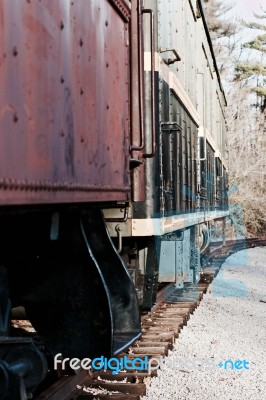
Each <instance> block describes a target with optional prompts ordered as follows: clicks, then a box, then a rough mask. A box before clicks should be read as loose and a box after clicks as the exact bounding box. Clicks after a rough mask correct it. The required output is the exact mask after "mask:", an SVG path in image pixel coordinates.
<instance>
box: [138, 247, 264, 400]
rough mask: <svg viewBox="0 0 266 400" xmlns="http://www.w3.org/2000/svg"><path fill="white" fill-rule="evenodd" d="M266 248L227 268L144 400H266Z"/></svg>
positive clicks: (233, 259)
mask: <svg viewBox="0 0 266 400" xmlns="http://www.w3.org/2000/svg"><path fill="white" fill-rule="evenodd" d="M265 354H266V248H265V247H263V248H253V249H249V250H243V251H240V252H238V253H236V254H234V255H232V256H230V257H229V258H227V260H226V262H225V263H224V264H223V266H222V268H221V269H220V271H219V273H218V275H217V276H216V278H215V280H214V281H213V282H212V284H211V285H210V286H209V289H208V292H207V294H205V295H204V298H203V300H202V301H201V303H200V306H199V307H198V308H197V309H196V310H195V311H194V314H193V315H192V316H191V318H190V320H189V321H188V324H187V326H185V327H184V328H183V329H182V331H181V333H180V336H179V338H178V339H177V341H176V345H175V348H174V350H173V351H172V352H170V355H169V357H167V358H166V359H165V361H164V364H163V365H162V369H159V370H158V376H157V377H155V378H152V379H151V382H150V384H149V385H148V387H147V396H146V397H142V400H144V399H145V400H158V399H164V400H166V399H168V400H179V399H180V400H183V399H186V400H190V399H191V400H192V399H193V400H197V399H200V400H205V399H206V400H207V399H232V400H243V399H251V400H263V399H266V361H265V360H266V357H265Z"/></svg>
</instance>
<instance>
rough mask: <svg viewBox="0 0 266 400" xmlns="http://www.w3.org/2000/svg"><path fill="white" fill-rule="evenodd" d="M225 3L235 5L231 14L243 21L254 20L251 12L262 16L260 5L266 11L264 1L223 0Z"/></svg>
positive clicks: (265, 2) (265, 0) (265, 1)
mask: <svg viewBox="0 0 266 400" xmlns="http://www.w3.org/2000/svg"><path fill="white" fill-rule="evenodd" d="M224 1H225V2H226V3H229V4H235V6H234V7H233V10H232V13H233V14H234V15H236V16H237V17H239V18H242V19H244V20H254V19H256V18H254V16H253V11H254V12H255V13H257V14H260V15H261V14H262V11H261V8H260V5H261V6H262V7H263V9H264V10H266V0H224Z"/></svg>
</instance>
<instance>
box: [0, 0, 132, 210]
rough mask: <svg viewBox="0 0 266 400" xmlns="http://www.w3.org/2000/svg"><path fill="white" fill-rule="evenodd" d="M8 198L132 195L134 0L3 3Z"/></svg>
mask: <svg viewBox="0 0 266 400" xmlns="http://www.w3.org/2000/svg"><path fill="white" fill-rule="evenodd" d="M0 16H1V25H0V27H1V28H0V29H1V33H0V49H1V53H0V80H1V90H0V132H1V148H0V205H5V204H31V203H37V204H42V203H51V202H55V203H58V202H63V203H65V202H69V203H70V202H84V201H110V200H122V201H124V200H128V199H129V194H130V179H129V146H130V143H129V106H130V105H129V90H130V89H129V37H128V25H129V20H130V2H129V1H128V0H119V1H107V0H91V1H82V0H73V1H70V0H69V1H65V0H59V1H49V0H44V1H42V2H39V1H38V2H37V1H32V2H30V1H20V0H14V1H12V2H10V1H8V0H1V2H0Z"/></svg>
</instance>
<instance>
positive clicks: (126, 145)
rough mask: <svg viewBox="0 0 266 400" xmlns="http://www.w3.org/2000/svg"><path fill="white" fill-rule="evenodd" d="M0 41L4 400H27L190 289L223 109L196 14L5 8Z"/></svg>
mask: <svg viewBox="0 0 266 400" xmlns="http://www.w3.org/2000/svg"><path fill="white" fill-rule="evenodd" d="M0 30H1V34H0V226H1V233H0V235H1V242H0V243H1V253H0V258H1V259H0V356H1V359H0V397H1V399H6V400H11V399H12V400H15V399H19V400H22V399H26V398H27V397H30V396H32V393H33V394H34V393H36V391H37V392H38V390H39V385H40V384H41V382H42V381H43V380H44V379H45V376H46V375H47V372H48V371H51V369H52V366H51V365H52V364H51V363H52V361H51V360H53V357H54V356H55V355H57V354H58V353H60V354H62V355H63V356H64V357H70V358H71V357H77V358H80V359H82V358H84V357H90V358H92V357H96V356H100V355H106V356H111V355H116V354H119V352H121V351H122V350H124V349H125V348H127V347H128V346H129V345H130V344H132V343H133V342H134V341H135V340H137V339H138V337H139V336H140V310H141V309H143V310H148V309H150V308H151V307H152V305H153V304H154V302H155V301H156V293H157V291H158V288H159V287H160V286H162V285H164V284H165V283H169V282H172V283H175V285H176V287H180V288H182V287H183V286H184V285H186V284H195V283H196V282H197V281H198V279H199V273H200V269H201V256H200V255H201V250H202V248H205V247H207V246H208V243H209V241H210V238H211V235H212V232H214V231H217V230H218V229H220V230H221V229H222V228H223V226H224V223H225V220H226V218H227V216H228V207H227V185H228V182H227V179H228V178H227V174H228V171H227V161H226V159H227V153H226V140H225V118H224V107H225V105H226V100H225V96H224V92H223V89H222V85H221V80H220V77H219V72H218V68H217V64H216V61H215V56H214V52H213V48H212V44H211V39H210V35H209V32H208V28H207V24H206V21H205V18H204V13H203V9H202V4H201V2H200V0H178V1H176V0H175V1H174V0H167V1H164V0H131V1H130V0H88V1H85V0H56V1H50V0H39V1H38V0H12V2H10V1H9V0H0ZM18 310H20V311H18ZM21 310H22V311H21ZM18 312H23V313H24V314H25V315H24V318H26V319H28V320H29V321H30V322H31V324H32V326H33V327H34V329H35V330H36V332H37V338H36V336H29V335H26V334H25V333H23V332H21V331H20V330H17V329H15V328H14V326H13V325H12V322H11V321H12V320H14V319H16V318H17V319H18V318H19V317H18V316H17V317H16V315H18ZM49 373H50V372H49Z"/></svg>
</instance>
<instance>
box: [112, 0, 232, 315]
mask: <svg viewBox="0 0 266 400" xmlns="http://www.w3.org/2000/svg"><path fill="white" fill-rule="evenodd" d="M141 4H142V5H143V7H141ZM135 13H136V15H137V16H136V15H135ZM132 18H133V19H134V18H138V21H139V30H140V31H141V32H143V36H142V35H141V34H139V35H137V34H136V32H135V30H136V27H135V26H136V25H133V27H132V33H131V35H132V37H133V38H134V37H138V38H139V41H137V40H136V42H137V45H138V46H137V45H136V46H135V50H133V55H134V56H135V58H134V64H133V66H132V68H133V70H134V68H135V69H137V72H138V74H139V75H138V76H139V81H140V82H141V84H139V86H138V87H135V86H133V93H134V98H135V99H138V107H137V108H136V110H134V109H133V116H134V115H135V114H137V115H138V117H139V118H135V119H133V121H132V134H133V137H134V135H135V137H134V143H137V144H139V147H138V146H135V147H133V148H132V153H133V155H134V156H133V159H138V160H139V161H140V165H139V166H138V167H137V168H135V169H134V170H133V178H132V179H133V202H132V204H131V206H130V207H129V208H128V212H127V213H125V212H124V210H122V209H121V211H120V213H119V212H118V211H117V210H116V211H115V210H106V211H105V215H106V216H107V217H108V228H109V231H110V234H111V236H112V237H113V238H115V237H118V242H119V243H120V245H119V246H118V247H119V248H120V251H121V254H122V255H123V257H124V259H125V261H126V262H127V264H128V265H129V269H130V271H131V273H132V276H133V279H134V281H135V283H136V286H137V292H138V296H139V298H140V302H141V304H142V307H143V308H144V309H149V308H150V307H151V306H152V304H153V303H154V301H155V298H156V292H157V289H158V285H160V284H162V283H166V282H174V283H175V284H176V286H177V287H184V285H186V284H194V283H195V282H197V280H198V279H199V273H200V269H201V262H200V259H201V255H200V250H201V249H205V248H206V246H207V245H208V242H209V240H210V236H211V233H210V232H211V231H215V230H216V229H217V230H219V229H222V228H223V225H224V222H225V218H226V216H227V215H228V208H227V152H226V137H225V114H224V113H225V111H224V109H225V106H226V99H225V95H224V91H223V88H222V84H221V80H220V77H219V71H218V68H217V64H216V60H215V57H214V52H213V48H212V43H211V39H210V36H209V32H208V28H207V24H206V20H205V18H204V14H203V9H202V6H201V3H200V2H199V1H196V0H195V1H193V0H191V1H182V0H180V1H171V0H168V1H160V0H157V1H155V0H154V1H153V0H150V1H149V0H146V1H144V3H141V2H136V1H135V2H133V1H132ZM142 37H143V39H141V38H142ZM138 48H142V49H143V53H142V52H141V51H140V50H137V49H138ZM135 59H137V60H138V64H137V63H136V62H135ZM136 65H139V67H138V68H137V66H136ZM133 106H134V103H133ZM134 112H135V114H134ZM135 121H136V122H135ZM140 121H143V124H142V125H143V126H140V125H141V123H140ZM139 126H140V127H141V128H142V129H139ZM142 130H143V132H144V134H143V135H141V134H140V135H139V132H141V131H142ZM143 199H145V200H144V201H143ZM119 214H120V218H119ZM124 215H126V218H125V219H126V221H123V216H124ZM112 218H113V221H112ZM123 243H124V245H123ZM138 282H140V284H139V285H138Z"/></svg>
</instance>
